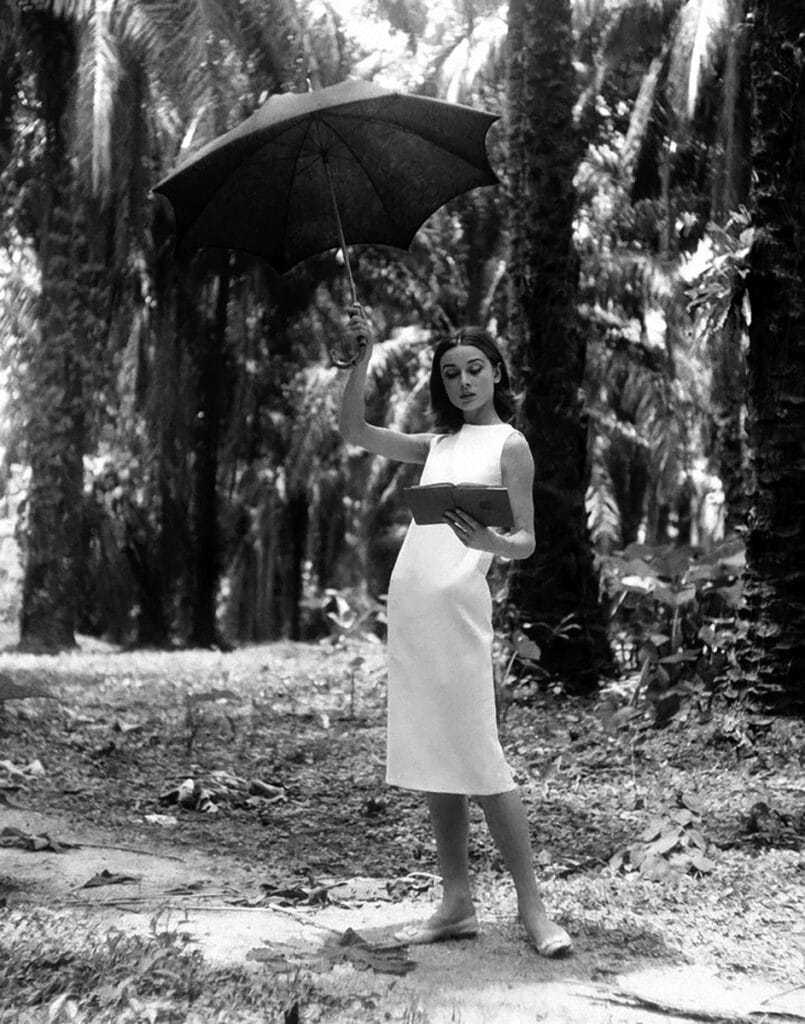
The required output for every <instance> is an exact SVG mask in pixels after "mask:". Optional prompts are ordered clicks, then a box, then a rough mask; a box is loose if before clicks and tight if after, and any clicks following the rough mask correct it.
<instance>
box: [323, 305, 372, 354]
mask: <svg viewBox="0 0 805 1024" xmlns="http://www.w3.org/2000/svg"><path fill="white" fill-rule="evenodd" d="M346 333H347V336H348V338H349V345H348V346H347V350H346V351H340V350H339V349H338V348H336V347H335V346H331V347H330V359H331V360H332V362H333V366H337V367H338V368H339V369H341V370H346V369H349V368H350V367H351V366H355V365H356V364H357V363H359V362H361V361H362V359H363V357H364V356H366V357H367V360H368V352H371V348H372V328H371V325H370V324H369V321H368V319H367V317H366V313H365V312H364V309H363V306H361V304H360V303H359V302H355V303H354V304H353V305H351V306H350V307H349V322H348V323H347V328H346ZM367 350H368V352H367Z"/></svg>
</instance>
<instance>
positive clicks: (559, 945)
mask: <svg viewBox="0 0 805 1024" xmlns="http://www.w3.org/2000/svg"><path fill="white" fill-rule="evenodd" d="M560 932H561V934H556V935H552V936H551V938H550V939H545V941H544V942H540V943H539V945H537V943H536V942H535V943H534V948H535V949H536V951H537V952H538V953H539V955H540V956H546V957H554V956H562V955H563V954H565V953H572V952H573V940H572V939H571V938H570V936H569V935H568V934H567V932H566V931H565V930H564V928H560Z"/></svg>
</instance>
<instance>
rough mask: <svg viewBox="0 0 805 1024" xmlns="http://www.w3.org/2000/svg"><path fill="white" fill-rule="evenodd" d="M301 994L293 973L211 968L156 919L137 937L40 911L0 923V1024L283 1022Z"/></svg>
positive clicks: (304, 986) (305, 990)
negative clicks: (283, 974) (68, 1023)
mask: <svg viewBox="0 0 805 1024" xmlns="http://www.w3.org/2000/svg"><path fill="white" fill-rule="evenodd" d="M309 991H310V985H309V983H308V982H307V981H306V980H305V978H304V977H303V976H302V975H301V974H297V975H295V976H288V975H286V976H277V975H272V973H271V972H270V971H268V970H267V969H266V968H265V967H264V966H262V965H254V966H248V967H247V966H243V967H227V968H214V967H211V966H210V965H209V964H208V963H207V962H206V961H205V960H204V958H203V956H202V955H201V953H200V952H199V951H198V950H193V949H191V948H189V947H188V945H187V942H186V940H185V939H184V938H183V937H182V936H181V935H177V934H176V933H174V932H171V931H168V930H167V929H164V928H161V927H160V919H159V917H155V918H153V919H152V921H151V932H150V934H149V935H147V936H138V935H128V934H125V933H124V932H121V931H119V930H117V929H108V928H101V927H99V926H97V925H92V924H90V925H89V926H88V924H87V921H86V919H76V918H75V916H74V915H69V914H64V913H59V912H57V911H49V910H45V909H39V910H37V911H35V912H21V911H12V912H8V913H6V914H5V915H4V916H3V917H2V918H0V1020H2V1021H3V1022H6V1021H8V1022H11V1021H14V1022H15V1024H29V1022H30V1024H34V1022H36V1024H38V1022H40V1021H42V1022H48V1024H55V1022H58V1021H73V1022H77V1024H82V1022H84V1021H92V1022H93V1024H104V1022H106V1021H109V1022H110V1024H111V1022H121V1024H125V1022H129V1021H130V1022H135V1021H137V1022H140V1021H151V1022H157V1021H160V1022H171V1021H182V1022H187V1024H194V1022H198V1024H202V1022H203V1024H213V1022H217V1021H222V1022H223V1021H226V1022H227V1024H241V1022H243V1024H246V1022H252V1021H260V1022H265V1021H271V1022H274V1021H282V1022H284V1021H286V1020H287V1021H292V1020H295V1019H296V1018H295V1017H294V1013H295V1012H296V1011H294V1007H295V1006H297V1007H298V1006H299V1005H300V1004H301V1003H304V1002H306V1001H307V999H308V995H309Z"/></svg>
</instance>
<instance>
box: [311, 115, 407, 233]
mask: <svg viewBox="0 0 805 1024" xmlns="http://www.w3.org/2000/svg"><path fill="white" fill-rule="evenodd" d="M361 120H362V121H372V122H374V123H375V124H388V123H389V122H388V121H381V120H380V118H361ZM327 127H328V128H329V129H330V131H331V132H332V133H333V135H335V137H336V138H337V139H338V141H339V142H340V143H342V145H343V146H344V149H346V150H347V152H348V153H351V154H352V156H353V157H354V159H355V163H356V164H357V165H358V167H360V169H361V170H362V171H363V173H364V176H365V177H366V180H367V181H368V182H369V184H370V185H371V186H372V190H373V191H374V193H375V195H376V196H377V198H378V201H379V203H380V205H381V206H382V207H383V209H384V210H385V212H386V215H387V216H388V218H389V220H390V221H391V222H392V223H393V224H396V225H397V226H398V227H399V226H400V222H399V221H398V220H397V218H396V217H394V216H392V213H391V210H389V208H388V206H387V205H386V201H385V200H384V199H383V196H382V195H381V194H380V192H379V190H378V188H377V185H376V184H375V182H374V179H373V178H372V176H371V175H370V174H368V173H367V171H366V168H365V167H364V166H363V164H362V163H361V161H360V159H359V158H358V156H357V154H356V153H355V150H354V149H353V148H352V147H351V146H350V144H349V143H348V142H347V140H346V139H345V138H344V136H343V135H342V134H341V132H339V131H338V129H337V128H336V127H335V126H334V125H332V124H331V123H330V122H329V121H328V122H327ZM412 134H413V133H412Z"/></svg>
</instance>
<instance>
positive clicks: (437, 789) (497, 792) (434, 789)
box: [386, 779, 519, 796]
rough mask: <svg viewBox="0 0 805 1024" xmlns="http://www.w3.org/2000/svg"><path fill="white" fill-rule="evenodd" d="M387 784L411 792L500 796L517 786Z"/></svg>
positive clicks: (388, 781)
mask: <svg viewBox="0 0 805 1024" xmlns="http://www.w3.org/2000/svg"><path fill="white" fill-rule="evenodd" d="M386 785H387V786H394V788H395V789H406V790H409V791H410V792H412V793H447V794H449V795H451V796H502V795H503V794H504V793H513V792H514V791H515V790H516V789H519V786H518V785H517V783H516V782H513V783H512V784H511V785H510V786H508V787H507V788H506V789H466V788H462V789H455V788H446V787H444V786H415V785H413V784H411V783H407V782H392V781H391V780H390V779H386Z"/></svg>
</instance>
